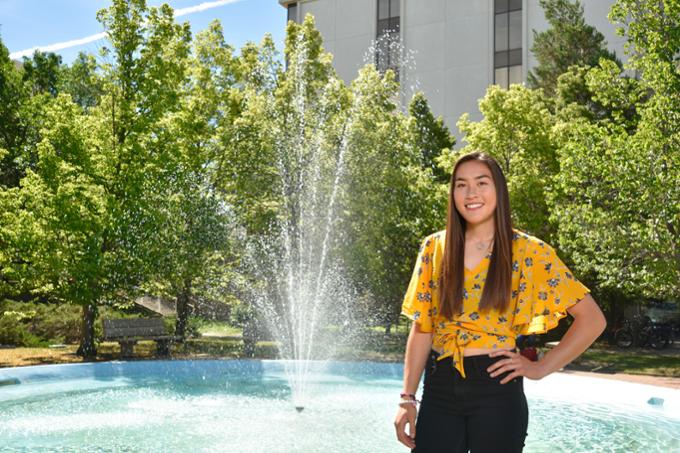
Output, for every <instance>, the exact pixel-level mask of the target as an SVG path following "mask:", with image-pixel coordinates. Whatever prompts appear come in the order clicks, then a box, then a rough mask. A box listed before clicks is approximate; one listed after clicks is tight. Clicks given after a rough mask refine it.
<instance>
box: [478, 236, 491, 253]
mask: <svg viewBox="0 0 680 453" xmlns="http://www.w3.org/2000/svg"><path fill="white" fill-rule="evenodd" d="M492 243H493V238H491V239H488V240H487V241H480V242H476V243H475V248H476V249H477V250H478V251H481V250H482V249H484V244H487V246H486V248H487V250H488V249H489V247H490V246H491V244H492Z"/></svg>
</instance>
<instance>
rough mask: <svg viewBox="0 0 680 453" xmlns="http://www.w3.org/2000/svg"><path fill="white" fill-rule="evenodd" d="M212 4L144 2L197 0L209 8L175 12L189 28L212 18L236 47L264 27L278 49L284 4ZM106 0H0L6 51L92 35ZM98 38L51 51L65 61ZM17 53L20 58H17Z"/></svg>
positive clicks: (255, 0)
mask: <svg viewBox="0 0 680 453" xmlns="http://www.w3.org/2000/svg"><path fill="white" fill-rule="evenodd" d="M232 1H234V3H227V4H221V5H219V6H214V5H216V4H215V3H213V2H214V0H147V3H148V4H149V6H157V5H160V4H162V3H169V4H170V6H172V7H173V8H174V9H175V10H178V9H181V8H188V7H192V6H197V5H200V4H203V3H208V4H213V5H212V6H213V7H210V6H211V5H208V7H209V9H206V10H204V11H200V12H195V13H191V14H187V15H185V16H183V17H179V18H177V21H178V22H185V21H188V22H189V23H190V24H191V29H192V32H193V33H196V32H197V31H200V30H202V29H204V28H205V27H207V25H208V24H209V23H210V22H211V21H212V20H213V19H218V20H219V21H220V22H221V23H222V27H223V28H224V35H225V39H226V41H227V42H228V43H230V44H231V45H233V46H235V47H236V48H240V47H241V46H242V45H243V44H245V43H246V42H248V41H255V42H260V40H261V39H262V37H263V36H264V35H265V33H267V32H269V33H271V35H272V36H273V38H274V41H275V42H276V45H277V48H278V49H279V50H282V48H283V39H284V34H285V26H286V10H285V9H284V8H283V7H281V5H279V2H278V0H232ZM109 3H110V1H109V0H0V38H2V42H3V43H4V44H5V46H6V47H7V48H8V49H9V51H10V53H14V52H19V51H22V50H25V49H30V48H32V47H35V46H45V45H50V44H55V43H61V42H66V41H71V40H76V39H81V38H85V37H87V36H92V35H95V34H97V33H101V32H102V31H103V29H102V27H101V25H100V24H99V22H97V19H96V13H97V11H98V10H99V9H101V8H105V7H107V6H108V5H109ZM104 42H105V41H104V40H98V41H94V42H90V43H87V44H83V45H79V46H76V47H71V48H68V49H62V50H58V51H54V52H55V53H57V54H59V55H61V56H62V59H63V62H64V63H70V62H72V61H73V59H75V57H76V56H77V55H78V52H80V51H85V52H90V53H93V54H95V55H96V54H97V52H98V49H99V48H100V47H101V46H102V45H104ZM18 59H20V58H18Z"/></svg>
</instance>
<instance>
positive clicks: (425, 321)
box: [401, 236, 435, 332]
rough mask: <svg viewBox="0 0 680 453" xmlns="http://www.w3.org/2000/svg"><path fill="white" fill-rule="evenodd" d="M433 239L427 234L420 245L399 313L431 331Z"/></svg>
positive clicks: (433, 286) (432, 324)
mask: <svg viewBox="0 0 680 453" xmlns="http://www.w3.org/2000/svg"><path fill="white" fill-rule="evenodd" d="M434 241H435V239H434V237H432V236H428V237H427V238H425V240H423V243H422V244H421V245H420V249H419V251H418V259H417V260H416V265H415V268H414V269H413V275H412V276H411V281H410V283H409V285H408V289H407V290H406V295H405V296H404V302H403V304H402V307H401V314H403V315H405V316H407V317H408V318H410V319H412V320H413V321H414V322H417V323H418V324H419V325H420V330H422V331H423V332H432V331H433V326H434V323H433V318H434V315H435V313H434V310H433V291H434V289H435V284H434V281H433V270H432V268H433V258H434V250H435V245H434Z"/></svg>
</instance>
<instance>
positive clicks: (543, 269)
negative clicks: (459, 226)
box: [402, 230, 590, 377]
mask: <svg viewBox="0 0 680 453" xmlns="http://www.w3.org/2000/svg"><path fill="white" fill-rule="evenodd" d="M513 232H514V234H513V240H512V256H513V262H512V287H511V289H512V295H511V297H512V300H511V303H510V305H509V306H508V309H507V310H506V311H503V312H499V311H498V310H496V309H493V310H490V311H488V312H481V311H480V310H479V302H480V300H481V297H482V290H483V289H484V282H485V280H486V273H487V270H488V267H489V260H490V255H487V256H486V257H485V258H484V259H482V261H481V262H480V263H479V264H478V265H477V266H476V268H475V269H471V270H470V269H467V268H465V269H464V273H465V284H464V289H463V311H462V312H461V313H460V314H457V315H455V316H454V317H453V319H450V320H449V319H446V318H444V317H443V316H440V315H439V295H438V290H437V286H438V281H439V273H440V268H441V261H442V257H443V255H444V240H445V237H446V232H445V231H439V232H437V233H434V234H431V235H430V236H428V237H426V238H425V239H424V240H423V242H422V244H421V246H420V249H419V252H418V260H417V262H416V265H415V268H414V270H413V276H412V277H411V282H410V283H409V286H408V290H407V291H406V295H405V296H404V302H403V305H402V314H403V315H405V316H407V317H408V318H410V319H412V320H413V321H414V322H417V323H418V324H419V326H420V329H421V330H422V331H423V332H432V333H433V337H432V349H434V350H435V351H437V352H438V353H440V354H441V355H440V356H439V357H438V360H442V359H444V358H446V357H449V356H453V357H452V360H453V364H454V366H455V367H456V369H458V371H459V372H460V374H461V376H463V377H465V370H464V369H463V360H462V358H463V351H464V349H465V348H493V349H496V348H498V349H507V348H514V347H515V338H516V337H517V336H518V335H529V334H532V333H545V332H547V331H548V330H550V329H552V328H554V327H556V326H557V324H558V323H559V320H560V319H561V318H563V317H565V316H566V315H567V312H566V310H567V308H569V307H571V306H572V305H574V304H576V303H577V302H578V301H579V300H581V299H582V298H583V297H584V296H585V295H586V294H588V293H589V292H590V290H589V289H588V288H586V287H585V286H584V285H583V284H582V283H581V282H579V281H578V280H576V278H574V276H573V274H572V273H571V272H570V271H569V269H568V268H567V266H565V264H564V263H563V262H562V260H560V258H559V257H558V256H557V253H556V252H555V250H554V249H553V248H552V247H551V246H550V245H548V244H546V243H545V242H543V241H541V240H540V239H537V238H535V237H533V236H530V235H528V234H526V233H523V232H521V231H519V230H513Z"/></svg>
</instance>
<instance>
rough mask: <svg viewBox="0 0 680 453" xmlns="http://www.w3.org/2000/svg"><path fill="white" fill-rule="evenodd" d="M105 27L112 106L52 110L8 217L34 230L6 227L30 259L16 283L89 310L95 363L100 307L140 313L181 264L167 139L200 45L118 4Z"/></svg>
mask: <svg viewBox="0 0 680 453" xmlns="http://www.w3.org/2000/svg"><path fill="white" fill-rule="evenodd" d="M98 19H99V20H100V21H101V22H102V24H103V25H104V26H105V28H106V29H107V32H108V35H109V38H110V40H111V45H112V49H111V50H108V49H104V53H105V56H107V61H108V63H107V64H105V65H104V66H103V68H102V77H103V82H102V84H103V85H102V86H103V88H104V89H103V91H104V92H105V93H107V94H106V96H104V97H102V98H101V99H100V101H99V103H98V104H97V105H96V106H95V107H91V108H90V109H89V110H87V115H85V114H84V113H83V112H84V110H83V109H81V107H79V106H77V105H76V104H74V103H73V102H72V101H71V100H70V97H69V96H66V95H64V96H61V95H60V96H57V98H56V99H55V100H54V101H53V102H50V103H48V104H47V106H46V107H45V109H44V112H45V113H44V114H45V116H46V118H47V119H46V121H45V122H44V123H43V124H44V127H43V129H42V130H41V131H40V134H41V139H40V141H39V145H38V147H37V156H38V161H37V163H36V166H35V170H31V169H29V170H28V171H27V173H26V177H24V178H23V179H22V183H21V187H19V188H14V189H12V190H10V191H6V192H3V202H4V204H5V206H7V212H8V213H12V214H11V215H12V216H13V217H14V218H21V219H23V220H25V222H24V223H22V224H18V223H16V222H12V221H11V218H9V217H7V216H6V217H5V220H8V221H9V222H8V223H7V224H4V225H3V232H4V235H5V237H7V238H8V239H10V240H12V241H13V242H12V243H13V244H14V248H15V249H18V252H17V253H16V254H17V255H18V256H20V257H22V260H21V261H19V263H17V262H12V263H11V272H12V273H14V274H16V275H17V276H18V277H23V278H24V279H25V280H26V281H27V284H29V285H30V286H32V287H33V288H34V291H50V293H51V297H53V298H56V299H57V300H63V301H71V302H73V303H77V304H79V305H81V306H82V307H83V322H82V329H81V334H82V337H81V344H80V348H79V350H78V353H79V354H80V355H83V356H85V357H88V358H91V357H93V356H94V355H95V353H96V347H95V338H94V321H95V319H96V314H97V309H98V307H99V306H100V305H101V304H110V303H124V302H127V301H130V300H131V299H132V298H133V297H134V296H135V294H136V293H137V292H138V291H139V289H140V286H141V285H142V284H143V283H144V282H145V281H147V280H148V278H149V276H150V275H152V273H153V269H154V263H156V262H158V260H159V259H160V257H163V256H165V255H166V254H167V253H169V251H168V250H166V249H163V248H162V246H163V245H164V243H163V242H161V243H160V244H159V243H157V242H156V241H155V235H156V234H157V232H158V230H159V229H160V228H161V227H162V226H163V220H164V217H163V214H164V213H165V212H166V211H167V197H166V195H167V193H168V186H169V185H170V183H171V176H172V175H171V172H167V171H166V167H167V166H168V165H167V164H168V162H175V161H177V160H178V158H177V157H176V156H175V154H176V153H177V152H178V151H177V149H178V148H177V147H175V146H164V143H163V141H162V140H161V138H162V137H164V127H166V122H167V121H168V117H170V116H172V115H173V114H175V113H176V112H177V111H178V110H179V109H180V108H181V106H182V105H181V103H180V95H181V92H182V90H181V89H182V86H183V84H185V83H186V66H187V62H188V54H189V42H190V33H189V26H188V24H183V25H179V24H176V23H175V22H174V17H173V12H172V9H171V8H170V7H168V6H167V5H164V6H162V7H160V8H150V9H149V8H147V7H146V3H145V2H144V1H143V0H134V1H126V0H116V1H114V2H113V4H112V5H111V6H110V7H109V8H107V9H104V10H102V11H100V12H99V13H98ZM16 200H21V201H20V202H19V201H16ZM22 247H23V248H22ZM15 261H16V260H15Z"/></svg>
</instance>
